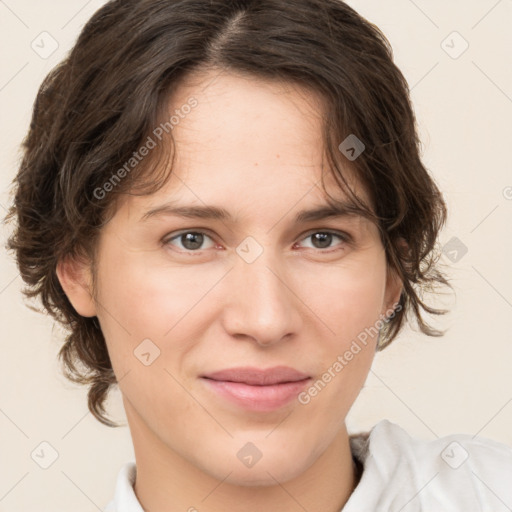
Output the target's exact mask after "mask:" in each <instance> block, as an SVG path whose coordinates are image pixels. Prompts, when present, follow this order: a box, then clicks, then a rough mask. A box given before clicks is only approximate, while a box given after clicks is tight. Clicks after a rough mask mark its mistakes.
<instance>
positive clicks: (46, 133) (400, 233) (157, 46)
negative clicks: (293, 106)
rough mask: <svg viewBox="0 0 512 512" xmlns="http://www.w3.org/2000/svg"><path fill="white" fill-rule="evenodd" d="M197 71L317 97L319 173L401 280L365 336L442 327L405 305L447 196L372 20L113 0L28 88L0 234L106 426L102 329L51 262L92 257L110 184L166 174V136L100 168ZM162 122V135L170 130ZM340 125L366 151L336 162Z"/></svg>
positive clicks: (429, 274)
mask: <svg viewBox="0 0 512 512" xmlns="http://www.w3.org/2000/svg"><path fill="white" fill-rule="evenodd" d="M208 69H219V70H226V71H233V72H238V73H244V74H248V75H250V76H253V77H255V78H262V79H267V80H280V81H283V82H288V83H295V84H298V85H302V86H304V87H306V88H309V89H310V90H313V91H316V92H318V93H319V94H320V97H321V98H322V99H323V100H325V104H326V110H325V124H324V127H323V130H324V132H323V136H324V140H325V143H326V153H327V157H328V160H329V163H330V165H331V167H332V172H333V173H334V176H335V178H336V180H337V182H338V183H339V185H340V187H341V188H342V189H343V190H347V189H348V184H347V183H346V181H345V179H344V177H343V174H342V171H341V167H340V166H341V165H345V166H347V165H350V166H351V167H352V168H353V169H355V170H356V172H357V176H358V177H359V180H360V181H361V183H362V184H363V185H364V186H365V187H366V190H367V191H368V193H369V194H370V197H371V199H372V202H373V204H374V205H375V207H374V210H375V211H373V209H370V208H368V207H367V206H366V205H365V204H363V203H362V202H361V201H360V200H359V198H357V196H355V195H354V194H351V191H350V189H348V192H349V193H350V194H351V197H352V199H353V208H354V210H357V211H359V212H362V213H363V214H364V215H366V216H367V217H369V218H371V219H373V221H374V222H375V223H376V225H378V227H379V231H380V235H381V238H382V241H383V243H384V247H385V249H386V257H387V261H388V264H389V266H390V268H392V269H394V270H395V271H396V272H397V274H398V276H399V277H400V278H401V279H402V281H403V291H402V294H401V297H400V304H399V307H397V309H396V312H395V313H394V314H393V315H391V316H392V318H390V319H389V320H388V321H386V323H385V326H384V328H383V330H382V337H381V340H380V343H379V346H378V349H379V350H381V349H382V348H384V347H386V346H387V345H388V344H389V343H390V342H391V341H392V340H393V339H394V338H395V337H396V336H397V334H398V332H399V330H400V328H401V326H402V324H403V322H404V319H405V315H406V313H408V312H411V313H412V314H413V315H414V317H415V318H416V321H417V323H418V325H419V328H420V329H421V331H422V332H423V333H425V334H427V335H430V336H441V335H442V334H443V332H442V331H438V330H436V329H433V328H432V327H431V326H430V325H428V324H427V323H426V322H425V320H424V319H423V318H422V312H421V311H420V309H423V310H424V311H426V312H427V313H430V314H434V315H439V314H444V313H446V310H441V309H435V308H433V307H431V306H428V305H427V304H425V302H424V301H423V298H422V293H423V291H426V290H428V291H432V290H433V289H434V286H435V285H438V284H443V285H448V286H450V285H449V283H448V281H447V279H446V278H445V277H444V276H443V273H442V272H440V271H439V269H438V265H437V263H438V261H437V260H438V256H437V254H436V251H435V248H436V240H437V236H438V233H439V230H440V229H441V228H442V226H443V224H444V223H445V221H446V206H445V203H444V201H443V198H442V196H441V194H440V192H439V190H438V188H437V186H436V185H435V183H434V181H433V179H432V177H431V176H429V173H428V172H427V170H426V169H425V167H424V166H423V164H422V162H421V159H420V154H419V151H420V142H419V140H418V136H417V132H416V120H415V116H414V113H413V109H412V106H411V103H410V98H409V90H408V86H407V82H406V80H405V78H404V76H403V75H402V73H401V72H400V70H399V69H398V68H397V67H396V65H395V64H394V62H393V54H392V49H391V47H390V44H389V42H388V40H387V39H386V38H385V36H384V35H383V34H382V33H381V32H380V30H379V29H378V28H377V27H376V26H375V25H373V24H372V23H370V22H368V21H367V20H365V19H364V18H362V17H361V16H360V15H359V14H358V13H356V12H355V11H354V10H353V9H352V8H351V7H349V6H348V5H346V4H345V3H343V2H342V1H340V0H290V1H286V2H283V1H281V0H231V1H226V0H181V1H177V0H113V1H110V2H107V3H106V4H105V5H104V6H103V7H102V8H100V9H99V10H98V11H97V12H96V13H95V14H94V16H93V17H92V18H91V19H90V20H89V21H88V23H87V24H86V25H85V27H84V28H83V30H82V32H81V34H80V36H79V38H78V40H77V42H76V44H75V45H74V47H73V48H72V50H71V51H70V53H69V55H68V56H67V58H66V59H65V60H64V61H63V62H61V63H60V64H59V65H58V66H57V67H55V68H54V69H53V70H52V71H51V72H50V73H49V74H48V76H47V77H46V78H45V80H44V81H43V83H42V85H41V87H40V89H39V92H38V95H37V98H36V100H35V103H34V108H33V115H32V120H31V124H30V129H29V131H28V134H27V136H26V138H25V139H24V141H23V158H22V161H21V165H20V168H19V170H18V173H17V175H16V177H15V179H14V180H13V185H14V188H15V190H14V202H13V205H12V206H11V209H10V210H9V213H8V215H7V217H6V220H10V219H11V218H12V217H13V216H16V218H17V225H16V229H15V231H14V233H13V234H12V236H11V237H10V238H9V240H8V244H7V247H8V249H10V250H14V251H15V255H16V259H17V264H18V267H19V270H20V273H21V276H22V278H23V280H24V282H25V283H26V284H27V285H28V286H27V287H26V288H25V289H24V290H23V293H24V294H25V295H26V296H27V297H29V298H32V297H35V296H40V299H41V302H42V304H43V306H44V309H45V310H46V311H47V312H48V313H49V314H51V315H52V316H53V317H54V318H55V319H56V320H57V321H58V322H60V323H61V324H63V325H64V326H65V327H66V328H67V330H68V331H69V335H68V336H67V337H66V340H65V343H64V345H63V346H62V347H61V349H60V352H59V358H60V359H61V363H62V368H63V371H64V373H65V374H66V377H68V378H69V379H70V380H72V381H73V382H78V383H81V384H88V385H89V386H90V387H89V392H88V407H89V410H90V411H91V413H92V414H93V415H94V416H95V417H96V418H97V419H98V420H99V421H101V422H102V423H104V424H106V425H108V426H118V425H116V424H115V423H113V422H112V421H111V420H109V419H108V418H107V417H106V416H105V400H106V398H107V395H108V391H109V389H110V387H111V386H112V385H114V384H115V383H116V382H117V381H116V376H115V375H114V372H113V370H112V365H111V362H110V358H109V355H108V352H107V348H106V344H105V340H104V337H103V333H102V331H101V329H100V327H99V325H98V322H97V319H96V318H95V317H93V318H86V317H82V316H80V315H79V314H78V313H77V312H76V311H75V310H74V308H73V306H72V305H71V303H70V302H69V300H68V298H67V296H66V295H65V293H64V291H63V289H62V287H61V285H60V282H59V280H58V278H57V275H56V266H57V262H58V261H59V260H60V259H63V258H64V257H65V256H69V255H71V256H79V255H88V256H89V258H90V259H91V261H92V262H93V264H94V257H95V247H96V241H97V235H98V233H99V232H100V230H101V227H102V225H103V224H104V223H105V222H106V221H107V220H108V218H109V215H111V214H112V213H114V212H115V208H116V199H117V198H118V197H119V195H120V194H125V193H127V191H130V192H129V193H135V192H134V191H135V190H137V193H139V194H148V193H153V192H154V191H156V190H158V188H160V187H161V186H162V185H163V184H164V183H165V182H166V181H167V180H168V179H169V177H170V173H169V172H162V169H170V168H172V166H171V167H167V166H162V165H159V164H160V163H161V161H162V159H163V158H164V157H165V159H166V161H168V157H169V150H170V148H172V144H170V143H169V144H159V145H158V147H157V148H155V150H154V151H152V152H151V155H150V156H148V157H147V158H145V159H144V161H143V162H142V163H141V165H136V166H134V167H133V170H130V172H129V173H128V172H125V173H122V177H123V179H119V178H120V176H121V173H119V172H118V174H117V176H115V175H114V173H113V170H115V169H121V168H123V166H125V165H126V162H127V161H129V160H130V158H132V157H133V152H134V151H135V150H136V149H137V148H139V147H140V146H141V144H143V143H144V141H147V140H148V136H151V134H154V133H155V127H157V126H159V125H160V126H164V125H162V124H161V121H162V119H164V117H163V116H164V113H165V109H166V108H167V98H168V97H169V94H170V93H171V92H172V91H173V90H174V89H175V88H176V87H178V85H179V83H180V80H181V79H183V78H184V77H185V76H187V75H189V74H190V73H191V72H192V71H193V70H208ZM168 116H169V114H167V117H168ZM165 127H166V128H165V132H166V135H169V136H170V137H171V138H172V134H171V130H170V128H172V127H170V126H169V123H167V125H165ZM350 134H355V135H356V136H357V138H358V139H359V140H361V141H362V142H363V143H364V145H365V149H364V151H363V153H362V154H361V155H360V156H359V157H358V158H357V159H355V160H353V161H350V162H348V161H347V156H346V155H344V154H343V153H342V152H341V151H340V150H339V149H338V146H339V145H340V143H341V142H342V141H344V140H345V138H346V137H347V136H348V135H350ZM166 147H167V149H166ZM348 160H350V159H348ZM124 169H125V170H126V166H125V167H124ZM159 169H160V173H159V172H158V170H159ZM107 183H110V186H106V184H107ZM322 185H323V182H322ZM106 190H108V194H107V193H104V192H105V191H106ZM400 238H403V239H404V240H405V241H406V242H407V244H408V249H407V250H404V249H403V248H402V247H401V245H400V243H399V240H400Z"/></svg>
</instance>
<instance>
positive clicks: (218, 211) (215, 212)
mask: <svg viewBox="0 0 512 512" xmlns="http://www.w3.org/2000/svg"><path fill="white" fill-rule="evenodd" d="M361 215H362V213H361V212H359V211H357V209H355V208H354V206H352V205H349V204H348V203H345V202H343V201H338V202H337V203H335V204H333V205H331V204H326V205H322V206H318V207H316V208H312V209H310V210H301V211H300V212H298V213H297V214H296V216H295V219H294V222H295V223H296V224H300V223H306V222H313V221H318V220H323V219H327V218H333V217H334V218H339V217H345V216H361ZM160 216H177V217H184V218H190V219H212V220H221V221H231V222H233V221H234V219H233V216H232V215H231V214H230V213H229V212H228V211H227V210H226V209H224V208H219V207H217V206H210V205H205V206H192V205H177V204H175V203H173V202H169V203H165V204H162V205H160V206H156V207H154V208H151V209H150V210H148V211H147V212H145V213H144V214H143V215H142V217H141V218H140V219H139V222H145V221H147V220H148V219H150V218H155V217H160Z"/></svg>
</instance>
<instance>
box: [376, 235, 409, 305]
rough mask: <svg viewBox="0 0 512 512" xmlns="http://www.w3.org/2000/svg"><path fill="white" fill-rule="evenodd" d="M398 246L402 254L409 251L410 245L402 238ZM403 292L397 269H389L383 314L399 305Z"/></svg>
mask: <svg viewBox="0 0 512 512" xmlns="http://www.w3.org/2000/svg"><path fill="white" fill-rule="evenodd" d="M398 245H399V248H400V252H404V253H407V252H408V251H409V245H408V244H407V242H406V241H405V240H404V239H403V238H400V239H399V241H398ZM402 290H403V282H402V280H401V279H400V277H399V275H398V273H397V272H396V270H395V269H392V268H389V267H388V271H387V276H386V291H385V299H384V305H383V311H382V314H386V312H389V310H391V309H393V307H394V306H395V305H396V304H398V302H399V301H400V295H401V294H402Z"/></svg>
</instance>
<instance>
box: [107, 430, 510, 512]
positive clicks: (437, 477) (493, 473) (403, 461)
mask: <svg viewBox="0 0 512 512" xmlns="http://www.w3.org/2000/svg"><path fill="white" fill-rule="evenodd" d="M350 446H351V450H352V454H353V455H354V457H356V458H357V459H358V460H359V461H361V463H362V464H363V466H364V471H363V474H362V476H361V479H360V481H359V483H358V485H357V487H356V488H355V490H354V492H353V493H352V494H351V495H350V498H349V500H348V502H347V503H346V504H345V506H344V507H343V509H342V510H341V511H340V512H419V511H421V512H452V511H453V512H455V511H457V512H507V511H508V512H511V511H512V448H511V447H509V446H507V445H505V444H502V443H498V442H497V441H493V440H491V439H486V438H481V437H475V438H474V437H472V436H470V435H468V434H454V435H449V436H445V437H442V438H439V439H435V440H434V441H423V440H418V439H413V438H412V437H411V436H409V434H407V432H405V430H403V429H402V428H401V427H400V426H398V425H396V424H394V423H391V422H390V421H388V420H382V421H380V422H379V423H377V424H376V425H375V426H374V427H373V428H372V429H371V431H370V432H369V433H359V434H352V435H351V436H350ZM135 477H136V466H135V462H128V463H126V464H124V465H123V467H122V468H121V470H120V471H119V474H118V477H117V483H116V489H115V495H114V499H113V500H112V501H110V503H109V504H108V505H107V507H106V508H105V509H104V512H144V510H143V508H142V506H141V505H140V503H139V501H138V500H137V497H136V496H135V492H134V491H133V484H134V482H135ZM226 512H230V511H226Z"/></svg>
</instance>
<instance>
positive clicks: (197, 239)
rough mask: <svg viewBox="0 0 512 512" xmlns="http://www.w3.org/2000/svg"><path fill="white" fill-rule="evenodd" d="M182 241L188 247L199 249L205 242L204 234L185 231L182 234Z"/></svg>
mask: <svg viewBox="0 0 512 512" xmlns="http://www.w3.org/2000/svg"><path fill="white" fill-rule="evenodd" d="M181 242H182V243H183V247H185V248H186V249H198V248H199V247H201V245H202V243H203V235H202V234H201V233H185V234H184V235H181Z"/></svg>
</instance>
